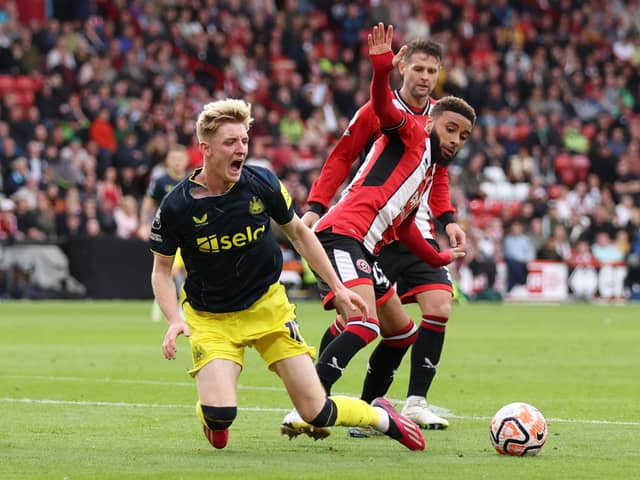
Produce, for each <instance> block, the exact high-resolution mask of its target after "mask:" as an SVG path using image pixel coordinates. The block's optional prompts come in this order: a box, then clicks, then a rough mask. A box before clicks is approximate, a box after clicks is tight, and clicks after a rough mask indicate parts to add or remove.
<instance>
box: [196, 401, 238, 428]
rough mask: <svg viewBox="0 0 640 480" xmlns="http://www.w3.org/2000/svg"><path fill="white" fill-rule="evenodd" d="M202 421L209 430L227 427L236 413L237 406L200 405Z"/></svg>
mask: <svg viewBox="0 0 640 480" xmlns="http://www.w3.org/2000/svg"><path fill="white" fill-rule="evenodd" d="M200 408H202V416H203V418H204V422H205V423H206V424H207V427H209V428H210V429H211V430H224V429H225V428H229V427H230V426H231V424H232V423H233V421H234V420H235V418H236V415H237V414H238V407H210V406H209V405H202V406H201V407H200Z"/></svg>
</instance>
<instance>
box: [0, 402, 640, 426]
mask: <svg viewBox="0 0 640 480" xmlns="http://www.w3.org/2000/svg"><path fill="white" fill-rule="evenodd" d="M0 403H36V404H47V405H77V406H91V407H124V408H189V409H193V406H191V405H174V404H161V403H128V402H90V401H75V400H54V399H47V398H40V399H37V398H12V397H0ZM239 409H240V410H241V411H248V412H288V411H290V409H287V408H265V407H240V408H239ZM442 410H444V409H442ZM446 416H447V417H449V418H456V419H460V420H482V421H487V420H490V419H491V417H483V416H475V415H453V414H451V415H446ZM547 421H549V422H558V423H580V424H588V425H627V426H634V427H637V426H640V422H627V421H611V420H587V419H577V418H548V419H547Z"/></svg>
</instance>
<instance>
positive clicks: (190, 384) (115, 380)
mask: <svg viewBox="0 0 640 480" xmlns="http://www.w3.org/2000/svg"><path fill="white" fill-rule="evenodd" d="M4 378H17V379H24V380H37V381H45V382H55V381H61V382H99V383H124V384H136V383H137V384H140V385H159V386H167V387H194V386H195V381H192V382H166V381H163V380H131V379H127V378H110V377H98V378H92V377H56V376H46V375H5V376H4ZM238 388H239V389H240V390H262V391H270V392H280V391H282V392H285V391H286V390H285V389H284V388H282V387H261V386H258V385H238Z"/></svg>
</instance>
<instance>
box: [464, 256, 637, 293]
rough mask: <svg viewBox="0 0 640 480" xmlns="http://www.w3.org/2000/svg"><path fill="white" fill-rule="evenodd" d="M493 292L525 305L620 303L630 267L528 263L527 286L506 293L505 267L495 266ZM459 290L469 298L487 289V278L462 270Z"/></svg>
mask: <svg viewBox="0 0 640 480" xmlns="http://www.w3.org/2000/svg"><path fill="white" fill-rule="evenodd" d="M496 268H497V274H496V280H495V284H494V289H495V290H496V291H497V292H499V293H501V294H502V295H503V297H504V298H505V299H506V300H512V301H522V302H566V301H571V300H586V301H595V300H602V301H618V300H622V299H624V298H625V293H626V292H625V278H626V276H627V273H628V267H627V265H626V264H624V263H621V262H620V263H611V264H606V265H601V266H594V265H580V266H575V267H571V266H569V265H567V264H566V263H563V262H555V261H547V260H536V261H533V262H529V263H528V264H527V270H528V273H527V282H526V285H519V286H516V287H514V288H513V289H512V290H511V291H510V292H507V291H506V285H507V282H506V279H507V269H506V264H504V263H503V262H500V263H498V264H497V265H496ZM459 278H460V280H459V287H460V290H461V291H462V292H463V293H465V294H466V295H468V296H470V297H474V296H476V295H478V294H479V293H480V292H482V291H483V290H485V289H486V288H487V287H488V285H487V279H486V276H484V275H478V276H474V275H473V274H472V273H471V272H470V271H469V269H468V268H466V267H463V268H462V269H461V270H460V276H459Z"/></svg>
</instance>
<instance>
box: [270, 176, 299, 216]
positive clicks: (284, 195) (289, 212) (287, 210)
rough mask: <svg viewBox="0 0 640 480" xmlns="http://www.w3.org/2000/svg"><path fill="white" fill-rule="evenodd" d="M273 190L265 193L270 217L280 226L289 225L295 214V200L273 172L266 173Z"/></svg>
mask: <svg viewBox="0 0 640 480" xmlns="http://www.w3.org/2000/svg"><path fill="white" fill-rule="evenodd" d="M266 173H267V176H268V182H269V184H270V185H271V188H270V189H268V190H267V191H265V192H264V193H265V197H266V198H265V203H266V204H267V205H268V209H269V216H270V217H271V218H273V219H274V220H275V221H276V222H277V223H279V224H280V225H285V224H287V223H289V222H290V221H291V220H292V219H293V216H294V214H295V211H294V209H293V200H292V199H291V195H290V194H289V192H288V191H287V188H286V187H285V186H284V185H283V184H282V182H281V181H280V180H279V179H278V177H276V176H275V175H274V174H273V173H271V172H266Z"/></svg>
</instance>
